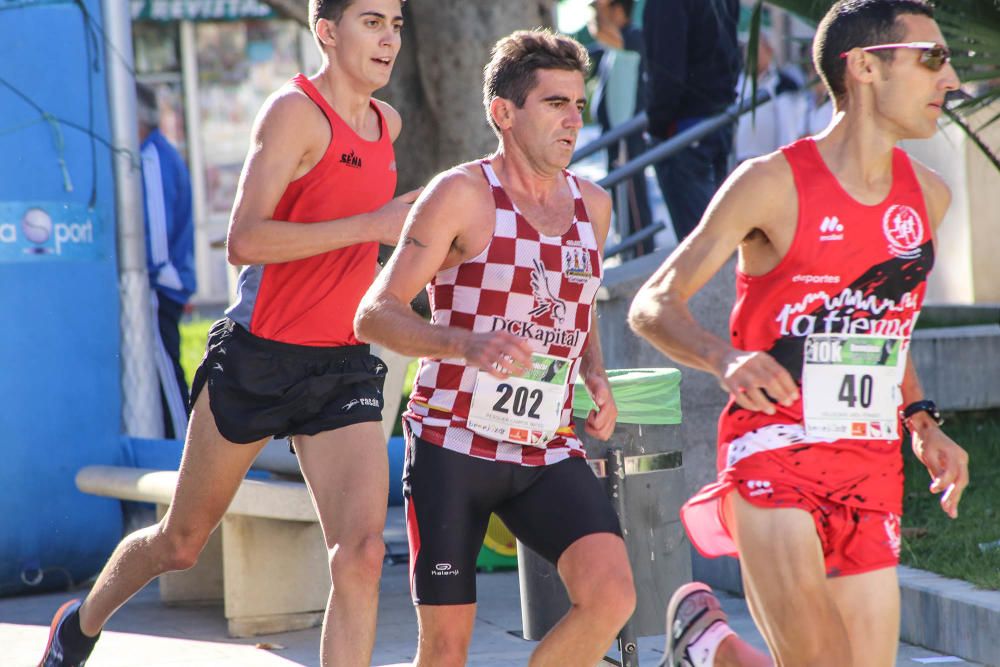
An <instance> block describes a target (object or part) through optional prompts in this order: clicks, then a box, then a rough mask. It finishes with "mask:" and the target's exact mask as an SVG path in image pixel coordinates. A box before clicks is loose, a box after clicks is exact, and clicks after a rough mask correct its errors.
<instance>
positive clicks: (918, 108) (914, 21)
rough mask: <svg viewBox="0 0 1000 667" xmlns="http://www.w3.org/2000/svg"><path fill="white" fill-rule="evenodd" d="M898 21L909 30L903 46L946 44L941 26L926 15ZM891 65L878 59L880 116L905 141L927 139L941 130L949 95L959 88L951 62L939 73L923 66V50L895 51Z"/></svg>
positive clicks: (912, 15) (877, 97)
mask: <svg viewBox="0 0 1000 667" xmlns="http://www.w3.org/2000/svg"><path fill="white" fill-rule="evenodd" d="M897 21H898V22H899V24H900V25H902V26H903V27H904V28H905V34H904V37H903V38H902V39H901V40H900V42H901V43H909V42H933V43H935V44H940V45H942V46H944V45H946V44H945V40H944V36H943V35H942V34H941V29H940V28H939V27H938V25H937V23H936V22H935V21H934V20H933V19H931V18H929V17H927V16H923V15H919V14H903V15H901V16H900V17H899V18H898V19H897ZM893 53H894V57H893V59H892V60H891V61H889V62H883V61H880V60H877V59H874V62H875V63H876V67H877V68H878V69H879V70H881V76H879V77H876V80H875V82H874V89H875V100H876V106H877V109H878V112H879V116H880V117H882V118H884V119H885V120H886V121H887V122H888V123H890V124H892V125H895V126H897V131H898V133H899V134H900V136H901V138H911V139H926V138H928V137H930V136H933V135H934V133H935V132H936V131H937V121H938V119H939V118H940V117H941V114H942V113H943V111H942V108H943V106H944V98H945V94H946V93H947V92H948V91H950V90H955V89H957V88H958V86H959V80H958V75H957V74H956V73H955V69H954V68H953V67H952V66H951V63H947V64H945V65H944V67H942V68H941V69H940V70H938V71H934V70H932V69H930V68H928V67H927V66H925V65H923V64H921V62H920V58H921V55H922V51H921V50H920V49H911V48H899V49H893Z"/></svg>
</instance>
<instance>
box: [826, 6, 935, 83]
mask: <svg viewBox="0 0 1000 667" xmlns="http://www.w3.org/2000/svg"><path fill="white" fill-rule="evenodd" d="M903 14H920V15H923V16H927V17H929V18H934V9H933V8H932V7H931V6H930V5H929V4H927V3H926V2H925V1H924V0H837V2H835V3H834V5H833V6H832V7H830V10H829V11H828V12H827V13H826V16H824V17H823V20H822V21H820V22H819V26H818V27H817V28H816V38H815V40H814V41H813V64H814V65H815V66H816V71H817V72H818V73H819V75H820V77H822V79H823V83H825V84H826V87H827V89H828V90H829V91H830V94H831V95H832V96H833V97H834V98H835V99H837V100H842V99H843V97H844V95H846V94H847V84H846V81H845V80H844V77H845V75H846V72H847V63H846V62H845V60H844V59H843V58H841V57H840V54H841V53H845V52H847V51H850V50H851V49H853V48H856V47H859V46H874V45H876V44H887V43H892V42H898V41H900V40H902V39H903V28H902V26H901V25H899V23H898V22H897V20H896V19H898V18H899V17H900V16H901V15H903ZM872 53H873V54H875V55H876V56H877V57H879V58H881V59H883V60H885V61H891V60H892V58H893V55H894V51H893V50H892V49H886V50H884V51H872Z"/></svg>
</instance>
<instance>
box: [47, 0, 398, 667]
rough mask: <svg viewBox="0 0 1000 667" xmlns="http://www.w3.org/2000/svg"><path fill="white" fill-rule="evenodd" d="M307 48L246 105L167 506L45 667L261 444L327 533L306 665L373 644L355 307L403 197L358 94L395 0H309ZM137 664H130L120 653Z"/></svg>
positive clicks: (95, 622) (370, 394)
mask: <svg viewBox="0 0 1000 667" xmlns="http://www.w3.org/2000/svg"><path fill="white" fill-rule="evenodd" d="M309 7H310V24H311V28H312V33H313V36H314V37H315V39H316V43H317V45H318V46H319V48H320V52H321V54H322V65H321V67H320V69H319V71H318V72H317V73H316V74H315V75H313V76H312V77H309V78H306V77H305V76H302V75H299V76H297V77H295V79H293V81H292V82H291V84H290V85H286V86H284V87H283V88H281V89H280V90H278V91H277V92H276V93H274V94H273V95H271V96H270V97H269V98H268V100H267V102H266V103H265V104H264V106H263V108H262V109H261V111H260V112H259V113H258V116H257V119H256V121H255V124H254V128H253V136H252V139H251V144H250V150H249V152H248V155H247V159H246V163H245V164H244V166H243V172H242V174H241V177H240V183H239V188H238V190H237V194H236V201H235V203H234V205H233V213H232V218H231V221H230V228H229V238H228V244H227V251H228V257H229V261H230V262H232V263H233V264H243V265H248V268H247V269H246V270H245V271H244V272H243V274H242V276H241V279H240V294H239V298H238V299H237V302H236V303H235V304H234V305H233V307H232V308H231V309H230V310H229V311H228V312H227V315H228V317H226V318H223V319H222V320H220V321H219V322H217V323H216V324H215V326H213V327H212V330H211V332H210V334H209V341H208V349H207V351H206V353H205V358H204V360H203V362H202V365H201V367H200V368H199V369H198V372H197V373H196V375H195V378H194V382H193V386H192V391H191V399H192V401H193V410H192V414H191V422H190V428H189V430H188V437H187V441H186V442H185V445H184V456H183V460H182V462H181V470H180V475H179V478H178V479H179V481H178V486H177V490H176V492H175V494H174V500H173V503H172V504H171V507H170V511H169V512H168V514H167V516H166V518H164V520H163V521H161V522H160V523H159V524H157V525H156V526H152V527H150V528H147V529H144V530H142V531H138V532H136V533H133V534H132V535H129V536H128V537H126V538H125V540H124V541H123V543H122V544H121V545H120V546H119V547H118V549H117V550H116V551H115V552H114V554H113V555H112V556H111V559H110V561H109V562H108V564H107V565H106V566H105V569H104V571H103V572H102V573H101V575H100V576H99V577H98V579H97V582H96V584H95V585H94V587H93V588H92V589H91V591H90V593H89V594H88V595H87V598H86V599H85V600H84V601H83V602H82V604H81V603H80V602H79V601H71V602H69V603H67V604H66V605H64V606H63V607H62V608H61V609H60V610H59V611H58V612H57V613H56V616H55V618H54V619H53V622H52V632H51V635H50V640H49V645H48V646H47V647H46V651H45V658H43V661H42V665H44V667H57V666H60V665H65V666H76V665H83V664H84V661H85V660H86V658H87V656H88V655H89V653H90V651H91V649H92V648H93V645H94V642H95V641H96V635H97V634H98V633H99V632H100V630H101V628H102V627H103V626H104V624H105V623H106V622H107V620H108V618H109V617H110V616H111V615H112V614H113V613H114V612H115V610H117V609H118V608H119V607H120V606H121V605H122V604H124V603H125V602H126V601H127V600H128V599H129V598H130V597H131V596H132V595H134V594H135V592H136V591H138V590H139V589H140V588H142V587H143V586H145V585H146V584H147V583H148V582H149V581H150V580H151V579H153V578H154V577H156V576H158V575H159V574H162V573H163V572H165V571H169V570H178V569H186V568H189V567H191V566H192V565H193V564H194V562H195V561H196V560H197V557H198V554H199V552H200V551H201V550H202V547H203V546H204V544H205V542H206V541H207V540H208V538H209V536H210V535H211V534H212V531H213V530H214V529H215V527H216V525H218V523H219V521H220V520H221V518H222V515H223V513H224V512H225V511H226V508H227V507H228V505H229V503H230V501H231V500H232V498H233V495H234V494H235V493H236V490H237V488H238V487H239V485H240V482H241V481H242V479H243V477H244V475H245V474H246V471H247V469H248V468H249V467H250V464H251V463H253V460H254V458H255V457H256V456H257V454H258V453H259V452H260V450H261V448H263V447H264V445H265V444H266V443H267V442H268V441H269V440H270V439H271V436H280V437H288V438H289V439H290V440H291V442H292V444H293V445H294V448H295V452H296V454H297V455H298V458H299V463H300V465H301V468H302V472H303V475H304V476H305V478H306V481H307V482H308V487H309V491H310V493H311V494H312V497H313V502H314V505H315V506H316V509H317V512H318V514H319V520H320V523H321V524H322V527H323V534H324V535H325V536H326V537H327V547H328V549H329V552H330V553H329V556H330V575H331V577H332V580H333V590H332V591H331V595H330V597H329V600H328V603H327V604H328V607H327V613H326V615H325V617H324V628H323V634H322V639H321V641H322V647H321V650H320V657H321V663H322V664H323V665H330V664H334V663H336V664H338V665H341V664H351V665H367V664H369V663H370V662H371V653H372V648H373V645H374V641H375V613H376V610H377V608H378V582H379V578H380V575H381V569H382V530H383V528H384V525H385V512H386V506H385V498H386V494H387V493H388V462H387V459H386V450H385V440H384V437H383V435H382V425H381V423H380V422H381V418H382V416H381V410H382V394H381V390H382V384H383V382H384V380H385V375H386V368H385V364H384V363H383V362H382V361H381V360H380V359H378V358H377V357H375V356H373V355H372V354H371V353H370V351H369V349H368V346H367V345H361V344H358V341H357V339H356V338H354V335H353V331H352V326H351V320H352V318H353V315H354V310H355V308H356V306H357V304H358V301H359V300H360V298H361V296H362V294H363V293H364V291H365V289H366V288H367V287H368V285H369V284H370V283H371V281H372V279H373V277H374V274H375V252H376V245H377V243H378V242H383V243H388V244H395V243H396V241H397V240H398V238H399V232H400V229H401V227H402V223H403V219H404V217H405V215H406V212H407V211H408V210H409V208H410V204H411V203H412V201H413V200H414V199H415V197H416V194H417V193H416V192H411V193H408V194H407V195H404V196H402V197H400V198H397V199H391V197H392V195H393V190H394V189H395V185H396V175H395V163H394V160H393V152H392V142H393V140H395V138H396V137H397V136H398V134H399V132H400V129H401V122H400V118H399V114H398V113H396V111H395V110H394V109H392V107H390V106H389V105H388V104H385V103H384V102H379V101H376V100H373V99H372V97H371V96H372V94H373V93H374V92H375V91H376V90H378V89H379V88H381V87H383V86H385V85H386V83H388V81H389V75H390V73H391V72H392V67H393V64H394V62H395V59H396V55H397V54H398V52H399V47H400V31H401V29H402V21H403V19H402V7H401V0H311V2H310V3H309ZM138 660H139V657H138V656H136V660H135V661H136V662H138Z"/></svg>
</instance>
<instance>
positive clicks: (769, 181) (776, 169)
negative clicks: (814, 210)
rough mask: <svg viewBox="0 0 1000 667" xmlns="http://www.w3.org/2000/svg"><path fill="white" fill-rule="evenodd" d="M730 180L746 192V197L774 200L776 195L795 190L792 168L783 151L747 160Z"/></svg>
mask: <svg viewBox="0 0 1000 667" xmlns="http://www.w3.org/2000/svg"><path fill="white" fill-rule="evenodd" d="M729 180H730V181H732V182H733V184H734V185H735V186H737V187H739V188H740V189H741V190H744V191H745V192H744V194H745V195H751V196H753V195H756V196H757V197H759V198H760V199H773V198H774V195H775V194H778V193H780V194H787V193H789V192H794V190H795V177H794V176H793V175H792V167H791V165H790V164H788V158H786V157H785V154H784V153H782V152H781V151H774V152H773V153H768V154H767V155H762V156H760V157H756V158H753V159H750V160H747V161H746V162H744V163H743V164H741V165H740V166H739V167H737V168H736V170H735V171H734V172H733V174H732V176H730V178H729Z"/></svg>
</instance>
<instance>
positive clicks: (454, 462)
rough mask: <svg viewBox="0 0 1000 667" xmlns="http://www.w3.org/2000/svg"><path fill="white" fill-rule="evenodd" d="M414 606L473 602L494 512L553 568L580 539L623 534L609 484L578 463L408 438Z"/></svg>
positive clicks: (406, 482)
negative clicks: (513, 457)
mask: <svg viewBox="0 0 1000 667" xmlns="http://www.w3.org/2000/svg"><path fill="white" fill-rule="evenodd" d="M403 496H404V498H405V499H406V528H407V533H408V534H409V538H410V568H411V570H410V571H411V585H412V590H411V591H410V592H411V594H412V596H413V602H414V604H431V605H439V604H471V603H474V602H475V601H476V558H477V557H478V555H479V549H480V547H481V546H482V544H483V538H484V537H485V535H486V527H487V525H488V524H489V519H490V514H492V513H494V512H495V513H496V514H497V516H499V517H500V518H501V519H502V520H503V522H504V523H505V524H506V525H507V527H508V528H509V529H510V531H511V532H512V533H513V534H514V536H515V537H517V539H519V540H520V541H521V542H523V543H524V544H526V545H528V546H529V547H531V549H533V550H534V551H535V552H537V553H538V554H539V555H541V556H542V557H543V558H545V559H546V560H548V561H549V562H551V563H553V564H555V563H556V562H557V561H558V560H559V557H560V556H561V555H562V554H563V552H564V551H565V550H566V549H567V548H568V547H569V546H570V545H571V544H573V543H574V542H576V541H577V540H578V539H580V538H581V537H586V536H587V535H592V534H594V533H614V534H615V535H619V536H621V528H620V527H619V524H618V516H617V515H616V514H615V512H614V508H613V507H612V506H611V501H610V500H608V496H607V493H606V492H605V490H604V484H603V483H602V482H601V481H600V480H599V479H598V478H597V477H595V476H594V473H593V471H591V469H590V466H589V465H588V464H587V462H586V461H585V460H584V459H582V458H578V457H573V458H569V459H565V460H563V461H560V462H559V463H554V464H552V465H549V466H540V467H527V466H521V465H518V464H514V463H506V462H502V461H486V460H483V459H477V458H475V457H472V456H468V455H466V454H462V453H460V452H454V451H451V450H448V449H445V448H443V447H438V446H437V445H433V444H431V443H428V442H426V441H424V440H421V439H419V438H416V437H414V436H413V435H412V434H408V436H407V443H406V466H405V468H404V471H403Z"/></svg>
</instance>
